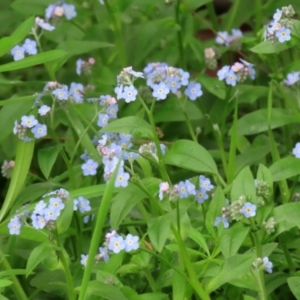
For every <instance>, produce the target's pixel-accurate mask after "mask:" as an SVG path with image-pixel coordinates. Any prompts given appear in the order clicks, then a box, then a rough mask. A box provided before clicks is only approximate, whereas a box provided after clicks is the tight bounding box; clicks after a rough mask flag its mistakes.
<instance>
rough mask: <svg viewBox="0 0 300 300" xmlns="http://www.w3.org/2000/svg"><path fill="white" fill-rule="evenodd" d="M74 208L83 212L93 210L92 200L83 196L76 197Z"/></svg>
mask: <svg viewBox="0 0 300 300" xmlns="http://www.w3.org/2000/svg"><path fill="white" fill-rule="evenodd" d="M74 210H79V211H80V212H81V213H85V212H87V211H90V210H91V206H90V201H89V200H88V199H86V198H84V197H82V196H79V197H78V198H76V199H74Z"/></svg>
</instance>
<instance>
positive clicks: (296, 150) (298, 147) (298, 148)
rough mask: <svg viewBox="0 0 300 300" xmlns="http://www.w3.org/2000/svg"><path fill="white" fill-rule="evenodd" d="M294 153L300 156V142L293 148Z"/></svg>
mask: <svg viewBox="0 0 300 300" xmlns="http://www.w3.org/2000/svg"><path fill="white" fill-rule="evenodd" d="M293 154H294V155H295V156H296V157H297V158H300V143H297V144H296V145H295V147H294V149H293Z"/></svg>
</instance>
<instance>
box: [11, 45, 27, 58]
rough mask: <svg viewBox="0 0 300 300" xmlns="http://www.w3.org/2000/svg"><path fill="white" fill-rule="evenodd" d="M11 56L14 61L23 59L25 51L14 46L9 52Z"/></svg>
mask: <svg viewBox="0 0 300 300" xmlns="http://www.w3.org/2000/svg"><path fill="white" fill-rule="evenodd" d="M10 53H11V55H13V57H14V60H15V61H16V60H20V59H23V58H24V56H25V50H24V48H23V47H20V46H15V47H13V48H12V49H11V50H10Z"/></svg>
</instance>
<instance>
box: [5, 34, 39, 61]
mask: <svg viewBox="0 0 300 300" xmlns="http://www.w3.org/2000/svg"><path fill="white" fill-rule="evenodd" d="M10 53H11V55H12V56H13V57H14V60H15V61H17V60H21V59H23V58H24V57H25V53H27V54H28V55H35V54H37V48H36V41H34V40H31V39H26V40H25V42H24V44H23V45H21V46H20V45H17V46H15V47H13V48H12V49H11V50H10Z"/></svg>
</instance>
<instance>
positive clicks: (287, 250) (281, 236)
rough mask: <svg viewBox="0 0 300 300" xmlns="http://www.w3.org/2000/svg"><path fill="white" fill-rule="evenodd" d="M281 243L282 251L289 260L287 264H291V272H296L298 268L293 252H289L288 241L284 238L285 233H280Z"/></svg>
mask: <svg viewBox="0 0 300 300" xmlns="http://www.w3.org/2000/svg"><path fill="white" fill-rule="evenodd" d="M279 243H280V246H281V248H282V251H283V253H284V256H285V259H286V262H287V264H288V266H289V269H290V272H291V273H294V272H295V270H296V269H295V266H294V263H293V260H292V257H291V254H290V252H289V249H288V247H287V245H286V241H285V240H284V239H283V235H282V234H281V235H279Z"/></svg>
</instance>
